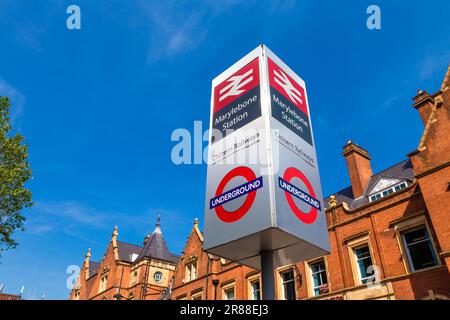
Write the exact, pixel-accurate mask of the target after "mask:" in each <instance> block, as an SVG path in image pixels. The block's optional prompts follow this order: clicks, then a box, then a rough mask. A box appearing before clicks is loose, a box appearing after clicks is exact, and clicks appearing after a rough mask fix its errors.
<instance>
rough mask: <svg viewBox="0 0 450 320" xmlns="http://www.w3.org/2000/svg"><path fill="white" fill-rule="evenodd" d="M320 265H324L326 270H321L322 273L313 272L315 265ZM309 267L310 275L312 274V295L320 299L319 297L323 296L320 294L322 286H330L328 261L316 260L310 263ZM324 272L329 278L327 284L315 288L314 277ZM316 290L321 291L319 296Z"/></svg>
mask: <svg viewBox="0 0 450 320" xmlns="http://www.w3.org/2000/svg"><path fill="white" fill-rule="evenodd" d="M319 263H322V264H323V266H324V270H321V271H320V272H313V269H312V267H313V265H316V264H319ZM308 267H309V273H310V279H311V293H312V296H314V297H318V296H320V295H322V294H321V293H320V287H321V286H322V285H325V284H326V285H328V286H329V283H328V278H329V277H328V271H327V263H326V261H325V259H324V258H321V259H318V260H314V261H311V262H309V263H308ZM322 272H325V276H326V277H327V282H326V283H323V284H322V285H320V286H318V287H315V286H314V275H315V274H316V273H322ZM316 289H319V294H316V292H315V290H316Z"/></svg>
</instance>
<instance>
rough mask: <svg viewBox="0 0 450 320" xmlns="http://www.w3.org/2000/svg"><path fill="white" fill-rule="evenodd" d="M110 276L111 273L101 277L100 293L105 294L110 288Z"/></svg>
mask: <svg viewBox="0 0 450 320" xmlns="http://www.w3.org/2000/svg"><path fill="white" fill-rule="evenodd" d="M108 276H109V272H106V273H105V274H103V275H101V276H100V283H99V286H98V292H99V293H100V292H103V291H105V290H106V289H107V287H108Z"/></svg>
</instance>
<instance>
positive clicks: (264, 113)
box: [204, 45, 329, 299]
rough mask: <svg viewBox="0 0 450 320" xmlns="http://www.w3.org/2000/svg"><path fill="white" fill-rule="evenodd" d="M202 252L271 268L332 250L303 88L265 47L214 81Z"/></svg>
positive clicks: (267, 294)
mask: <svg viewBox="0 0 450 320" xmlns="http://www.w3.org/2000/svg"><path fill="white" fill-rule="evenodd" d="M204 249H205V250H206V251H208V252H210V253H213V254H215V255H218V256H221V257H224V258H226V259H229V260H232V261H235V262H239V263H242V264H245V265H248V266H250V267H253V268H256V269H262V275H263V297H264V298H265V299H274V298H275V296H274V286H275V279H274V274H273V270H274V269H275V268H277V267H279V266H282V265H287V264H291V263H295V262H297V261H302V260H308V259H312V258H315V257H318V256H322V255H325V254H327V253H328V252H329V243H328V234H327V226H326V218H325V214H324V204H323V197H322V188H321V184H320V177H319V171H318V164H317V157H316V151H315V142H314V135H313V130H312V125H311V114H310V108H309V104H308V99H307V95H306V86H305V82H304V81H303V80H302V79H301V78H300V77H299V76H298V75H297V74H295V73H294V72H293V71H292V70H291V69H290V68H289V67H288V66H287V65H286V64H284V63H283V62H282V61H281V60H280V59H279V58H278V57H277V56H276V55H275V54H273V53H272V52H271V51H270V50H269V49H268V48H267V47H266V46H264V45H261V46H259V47H257V48H256V49H254V50H253V51H251V52H250V53H249V54H247V55H246V56H245V57H243V58H242V59H241V60H239V61H238V62H236V63H235V64H234V65H233V66H231V67H230V68H228V69H227V70H226V71H224V72H223V73H222V74H220V75H219V76H218V77H216V78H215V79H214V80H213V82H212V95H211V117H210V135H209V146H208V172H207V183H206V201H205V240H204Z"/></svg>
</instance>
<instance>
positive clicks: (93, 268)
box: [89, 261, 100, 278]
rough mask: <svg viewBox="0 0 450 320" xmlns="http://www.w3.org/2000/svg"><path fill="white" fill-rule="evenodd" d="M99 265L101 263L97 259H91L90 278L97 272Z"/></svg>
mask: <svg viewBox="0 0 450 320" xmlns="http://www.w3.org/2000/svg"><path fill="white" fill-rule="evenodd" d="M99 267H100V263H98V262H95V261H89V278H90V277H92V276H94V275H96V274H97V272H98V268H99Z"/></svg>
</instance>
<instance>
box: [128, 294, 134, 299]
mask: <svg viewBox="0 0 450 320" xmlns="http://www.w3.org/2000/svg"><path fill="white" fill-rule="evenodd" d="M128 300H134V294H133V293H132V292H131V293H130V294H129V295H128Z"/></svg>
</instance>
